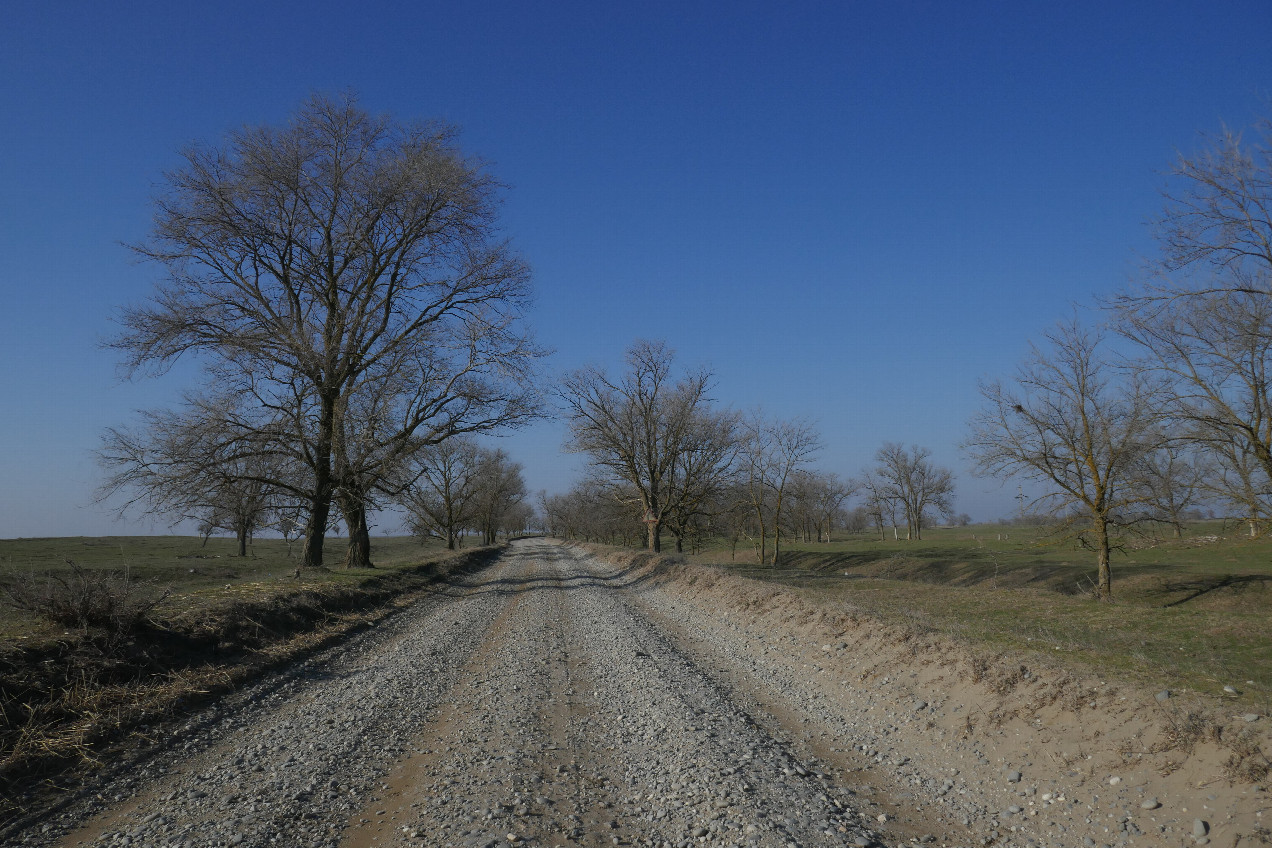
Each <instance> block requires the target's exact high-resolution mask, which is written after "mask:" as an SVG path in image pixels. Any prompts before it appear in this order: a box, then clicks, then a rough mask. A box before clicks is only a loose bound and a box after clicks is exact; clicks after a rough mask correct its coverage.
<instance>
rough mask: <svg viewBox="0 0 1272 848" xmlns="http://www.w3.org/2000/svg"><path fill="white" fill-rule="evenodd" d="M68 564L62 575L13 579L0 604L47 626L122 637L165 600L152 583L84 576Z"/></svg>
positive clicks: (96, 573)
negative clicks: (25, 613)
mask: <svg viewBox="0 0 1272 848" xmlns="http://www.w3.org/2000/svg"><path fill="white" fill-rule="evenodd" d="M67 564H68V565H69V566H70V570H69V571H67V572H59V571H46V572H44V573H36V572H29V571H28V572H22V573H20V574H18V575H17V576H16V577H14V578H13V579H11V580H10V581H8V582H7V583H6V584H5V585H4V587H3V590H2V591H3V599H4V602H5V603H6V604H8V605H9V606H11V607H14V608H16V609H20V610H24V611H26V612H29V613H32V614H34V615H36V616H38V617H39V618H42V619H44V620H45V621H48V622H50V623H52V624H60V625H62V626H64V627H77V628H79V629H80V630H82V631H85V632H87V631H88V630H89V629H90V628H101V629H102V630H105V631H106V633H107V634H108V635H111V636H126V635H127V634H129V633H131V632H132V631H133V630H135V629H136V628H137V626H138V625H140V624H141V622H142V621H144V620H145V618H146V617H147V616H148V615H149V614H150V613H151V612H152V611H153V610H154V608H155V607H157V606H158V605H159V604H160V603H162V602H163V600H164V598H166V597H167V596H168V593H167V592H166V591H162V592H161V591H160V590H159V588H158V587H157V586H156V585H155V584H154V583H153V582H150V581H142V580H135V579H133V578H132V577H131V576H130V575H129V574H128V573H127V572H124V573H123V574H119V573H117V572H113V571H104V570H89V569H85V568H81V567H80V566H79V565H76V564H75V563H74V562H71V561H70V560H67Z"/></svg>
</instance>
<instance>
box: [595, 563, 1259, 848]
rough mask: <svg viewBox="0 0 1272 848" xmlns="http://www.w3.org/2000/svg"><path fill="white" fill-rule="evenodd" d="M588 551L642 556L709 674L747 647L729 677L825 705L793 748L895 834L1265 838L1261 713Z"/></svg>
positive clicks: (1251, 841)
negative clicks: (821, 725)
mask: <svg viewBox="0 0 1272 848" xmlns="http://www.w3.org/2000/svg"><path fill="white" fill-rule="evenodd" d="M596 550H598V552H600V549H596ZM604 552H605V553H607V555H608V556H609V558H610V560H611V561H612V562H616V563H619V564H621V565H622V566H623V567H625V568H630V567H631V566H632V565H634V564H635V565H639V567H640V568H642V569H643V570H644V571H645V573H646V579H645V580H644V581H643V583H642V586H643V587H644V588H643V589H642V591H643V592H644V593H645V594H646V596H647V597H648V598H649V599H650V603H651V604H652V605H653V606H656V607H658V608H659V609H660V610H662V613H661V614H662V615H663V616H664V617H669V618H674V619H678V620H679V621H680V622H692V623H693V624H692V626H691V627H688V626H685V625H683V624H681V625H677V626H678V627H679V629H680V634H679V638H680V639H681V641H682V642H683V643H685V645H686V648H687V649H689V650H694V651H696V652H697V654H698V655H700V656H704V657H710V658H712V659H713V660H714V661H715V663H716V665H715V667H717V668H719V669H720V673H721V674H722V675H723V673H724V671H725V669H724V666H725V665H727V663H725V662H723V660H724V659H725V658H724V656H723V654H724V653H727V651H725V650H724V649H722V648H720V647H719V646H727V645H730V644H735V643H737V642H738V641H739V640H742V641H744V642H745V643H746V644H747V645H748V648H747V649H746V652H745V653H746V654H747V656H745V657H742V658H741V659H740V660H738V659H737V658H735V661H737V662H743V663H744V664H749V665H750V666H751V669H750V671H749V672H748V673H746V674H733V675H732V679H733V680H734V681H735V685H737V681H747V680H750V681H752V683H749V684H745V685H751V686H754V687H756V688H757V692H756V694H757V697H758V698H759V700H760V701H761V702H763V701H764V700H765V699H767V700H768V701H769V702H770V703H773V702H776V701H783V700H784V701H785V702H786V703H787V704H788V705H789V707H790V708H791V709H793V710H794V711H795V713H796V714H797V715H804V716H813V715H815V714H817V713H819V712H820V713H824V714H825V715H827V716H830V717H831V718H833V719H834V722H833V725H825V726H827V727H830V726H833V727H838V728H840V729H839V730H838V731H837V732H834V733H832V734H831V737H833V738H823V739H816V738H814V737H817V736H819V735H821V734H819V733H815V732H808V731H807V728H808V727H815V726H816V724H803V725H802V726H803V727H804V728H805V732H804V733H803V734H802V735H803V736H805V737H806V739H805V741H806V742H807V744H808V748H809V750H810V752H812V753H814V754H815V753H816V752H817V751H820V752H821V756H823V757H828V758H831V759H833V760H836V762H835V763H833V765H835V767H837V768H840V769H842V770H844V771H845V772H846V773H849V772H852V770H854V769H856V770H857V773H858V775H859V776H860V778H861V779H862V782H863V783H865V784H867V785H868V786H870V787H871V788H872V790H873V791H877V792H879V793H880V794H881V796H885V797H883V798H881V801H883V802H884V803H883V806H885V807H887V808H888V809H890V810H893V811H895V812H894V813H893V814H894V815H898V816H900V817H901V818H905V817H906V815H907V814H908V816H909V818H910V819H911V822H910V823H909V825H908V826H907V830H908V831H909V832H908V833H906V834H905V836H906V837H907V839H908V838H921V835H919V834H918V833H917V832H916V831H917V830H919V829H922V828H924V827H930V828H940V827H941V826H942V823H943V824H944V826H946V827H947V832H946V833H945V834H942V835H943V836H947V837H949V838H950V839H956V840H957V839H959V837H960V836H961V833H960V831H961V832H962V833H966V832H967V831H969V830H970V831H971V832H972V833H974V834H975V835H976V838H977V841H978V842H980V841H983V842H985V843H986V844H990V843H993V844H1020V845H1029V844H1042V845H1117V844H1163V845H1192V844H1202V845H1205V844H1210V845H1219V846H1237V845H1240V846H1251V845H1260V844H1272V831H1270V830H1269V828H1272V797H1270V796H1269V794H1268V792H1267V791H1266V785H1267V782H1268V781H1269V779H1270V775H1269V766H1270V765H1272V764H1270V762H1269V753H1268V752H1272V744H1270V741H1269V733H1268V718H1267V717H1266V716H1257V717H1256V716H1255V715H1254V714H1250V713H1245V712H1235V711H1234V710H1233V707H1234V706H1235V705H1227V704H1225V703H1224V702H1222V701H1218V700H1216V699H1205V698H1202V697H1200V696H1195V695H1189V696H1180V695H1179V694H1177V693H1166V692H1164V691H1163V690H1160V689H1153V688H1151V687H1144V686H1143V685H1142V684H1141V685H1136V684H1130V683H1126V682H1123V681H1119V680H1115V679H1111V678H1098V677H1092V676H1090V675H1089V674H1083V673H1082V672H1080V671H1078V670H1076V669H1066V668H1064V667H1063V666H1062V665H1060V664H1047V663H1040V662H1038V661H1037V659H1036V658H1032V657H1027V656H1025V655H1023V654H1022V655H1014V654H1012V653H1003V652H989V651H986V650H981V649H978V648H976V647H975V646H971V645H968V644H965V643H961V642H959V641H957V640H954V639H951V638H946V637H942V636H940V635H937V634H933V633H930V632H926V633H925V632H920V631H918V630H917V629H915V628H912V627H910V626H907V625H906V624H904V623H902V624H898V623H895V622H890V621H884V620H881V619H879V618H877V617H875V616H872V615H869V614H867V613H864V612H862V611H860V610H850V609H843V608H832V607H830V606H827V605H819V604H816V603H812V602H810V601H808V600H806V599H804V598H801V597H800V596H799V595H798V594H797V593H796V592H794V591H792V590H789V589H786V588H783V587H780V586H776V585H774V584H773V583H769V582H761V581H756V580H749V579H745V578H741V577H737V576H735V575H731V574H728V573H726V572H725V571H723V570H722V569H718V568H713V567H707V566H700V565H688V564H685V563H683V562H681V561H677V560H674V559H670V558H664V559H653V558H651V557H649V556H648V555H644V554H632V553H630V552H627V553H622V552H617V553H616V552H613V551H612V549H606V550H605V551H604ZM677 605H680V607H681V609H680V612H679V613H677ZM669 614H670V615H669ZM668 624H669V625H670V624H673V622H668ZM694 645H696V646H697V647H696V648H695V647H693V646H694ZM708 665H709V664H708ZM1237 709H1240V708H1237ZM793 721H794V723H795V724H796V725H797V727H796V728H794V729H795V730H796V731H799V729H800V727H799V726H798V725H801V720H800V719H799V718H796V719H794V720H793ZM805 721H809V722H812V721H813V719H805ZM814 743H816V744H814ZM871 766H873V768H870V767H871ZM867 769H868V773H867ZM920 813H921V814H922V815H920ZM884 815H887V813H884ZM903 823H904V822H903ZM899 835H900V834H899ZM954 844H959V843H958V842H955V843H954Z"/></svg>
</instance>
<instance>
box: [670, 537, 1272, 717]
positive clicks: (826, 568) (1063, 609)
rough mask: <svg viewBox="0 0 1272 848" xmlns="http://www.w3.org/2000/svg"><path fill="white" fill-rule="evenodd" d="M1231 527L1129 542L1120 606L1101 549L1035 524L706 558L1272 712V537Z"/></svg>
mask: <svg viewBox="0 0 1272 848" xmlns="http://www.w3.org/2000/svg"><path fill="white" fill-rule="evenodd" d="M1242 530H1243V528H1242V527H1240V526H1236V525H1231V524H1229V525H1226V526H1225V525H1224V524H1222V523H1220V522H1208V523H1201V524H1197V525H1194V526H1192V527H1189V528H1188V530H1187V532H1186V533H1185V535H1184V537H1183V538H1181V539H1173V538H1162V539H1149V538H1140V539H1133V540H1129V543H1128V546H1127V550H1126V552H1125V553H1123V554H1115V555H1114V558H1113V563H1112V570H1113V596H1114V597H1113V601H1112V602H1111V603H1099V602H1097V601H1095V600H1093V599H1092V598H1091V597H1090V596H1089V594H1088V593H1087V590H1088V589H1089V588H1090V587H1091V585H1092V582H1093V580H1094V576H1095V560H1094V554H1092V553H1091V552H1090V551H1086V550H1083V549H1081V548H1079V547H1076V546H1075V545H1074V544H1072V543H1067V544H1052V543H1050V540H1049V539H1048V538H1047V536H1046V535H1045V533H1044V532H1042V531H1040V530H1038V529H1032V528H1015V527H1013V528H1004V527H996V526H978V527H967V528H935V529H931V530H926V531H924V534H923V535H924V538H923V539H922V540H921V541H905V540H904V539H903V540H900V541H894V540H892V539H887V540H880V539H879V538H878V537H877V536H858V537H851V538H848V539H846V540H840V541H834V542H831V543H787V542H784V543H783V555H782V561H781V564H780V565H779V566H777V567H774V566H758V565H756V563H755V555H754V552H753V551H752V550H751V549H749V548H743V547H742V546H739V547H738V549H737V555H736V559H732V560H731V557H730V550H729V549H728V548H727V547H723V546H718V545H717V546H715V547H714V548H708V549H707V550H705V551H704V552H703V553H702V554H700V555H699V556H697V557H694V559H697V560H701V561H707V562H715V563H719V564H722V565H725V566H726V567H729V568H730V569H732V570H735V571H736V572H738V573H740V574H744V575H746V576H749V577H755V578H759V579H762V580H771V581H775V582H779V583H782V584H784V585H787V586H790V587H793V588H795V589H796V590H798V591H799V592H800V593H803V594H805V595H807V596H810V597H811V598H813V599H815V600H817V601H818V602H821V603H830V604H835V605H844V606H852V607H857V608H860V609H862V610H865V611H868V612H871V613H874V614H876V615H879V616H882V617H885V618H890V619H903V620H905V621H907V622H909V623H911V624H912V625H915V626H918V627H920V628H925V629H930V630H935V631H938V632H942V633H945V634H948V635H951V636H955V637H958V638H960V639H964V640H968V641H971V642H974V643H979V644H983V645H989V646H991V647H995V648H1011V649H1016V650H1024V651H1026V652H1030V653H1034V654H1037V655H1041V656H1045V657H1046V658H1048V659H1049V660H1051V661H1053V662H1059V663H1061V664H1065V665H1076V666H1079V667H1082V668H1085V669H1087V670H1091V671H1094V672H1097V673H1110V674H1117V675H1119V676H1122V677H1130V678H1132V679H1134V680H1136V681H1138V682H1142V683H1145V684H1148V685H1154V686H1168V687H1171V688H1176V689H1190V690H1193V691H1197V692H1201V693H1207V694H1212V695H1216V696H1222V695H1223V686H1225V685H1231V686H1233V687H1235V688H1236V689H1238V690H1239V691H1241V692H1242V695H1241V696H1240V698H1239V700H1241V701H1243V702H1246V703H1249V704H1251V705H1252V706H1255V707H1257V708H1258V709H1259V711H1260V712H1263V713H1264V714H1268V713H1269V712H1272V539H1270V538H1261V539H1250V538H1249V537H1248V535H1244V534H1243V533H1242Z"/></svg>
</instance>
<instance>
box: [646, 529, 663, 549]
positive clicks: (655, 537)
mask: <svg viewBox="0 0 1272 848" xmlns="http://www.w3.org/2000/svg"><path fill="white" fill-rule="evenodd" d="M647 526H648V527H649V533H648V536H647V537H646V539H645V543H646V545H647V546H648V548H649V550H651V551H653V552H654V553H661V552H662V522H661V521H650V522H649V523H648V525H647Z"/></svg>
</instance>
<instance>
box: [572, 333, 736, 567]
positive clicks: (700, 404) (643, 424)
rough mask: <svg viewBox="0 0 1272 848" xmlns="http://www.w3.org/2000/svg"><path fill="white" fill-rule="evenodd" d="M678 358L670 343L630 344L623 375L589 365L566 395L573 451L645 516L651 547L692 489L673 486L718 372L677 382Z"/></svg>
mask: <svg viewBox="0 0 1272 848" xmlns="http://www.w3.org/2000/svg"><path fill="white" fill-rule="evenodd" d="M673 363H674V354H673V352H672V351H671V349H670V348H668V347H667V346H666V344H664V343H663V342H658V341H637V342H635V343H634V344H632V346H631V347H630V348H628V351H627V370H626V372H625V373H624V374H623V376H621V377H619V378H618V379H613V378H611V377H610V376H609V375H607V374H606V373H605V371H603V370H602V369H600V368H596V367H587V368H582V369H580V370H577V371H574V372H573V373H571V374H568V375H567V376H566V377H565V379H564V381H563V382H562V384H561V388H560V392H559V394H560V397H561V400H562V402H563V403H564V406H565V412H566V415H567V417H568V418H569V422H570V430H571V440H570V442H569V447H570V449H571V450H574V451H577V452H579V453H584V454H587V456H588V458H589V459H590V460H591V463H592V466H593V468H594V469H595V470H596V471H597V472H598V473H600V474H601V475H603V476H604V477H606V478H608V480H609V481H611V482H613V483H614V484H616V485H615V486H614V488H613V491H614V492H615V493H616V494H617V496H619V497H621V498H624V499H626V500H629V501H630V503H631V505H632V506H633V507H634V508H635V509H636V510H638V511H639V512H641V513H642V514H643V516H644V520H645V522H646V524H647V526H648V531H647V543H648V547H649V549H650V550H652V551H660V550H662V541H661V540H662V526H663V523H664V522H665V521H666V520H667V518H668V515H669V514H671V513H672V511H673V510H674V509H676V508H677V506H678V505H679V502H680V501H682V500H683V499H684V498H685V497H686V496H687V494H688V492H687V490H686V489H685V488H684V487H683V486H681V487H673V485H672V483H673V481H674V480H675V475H676V469H677V468H681V469H683V461H684V456H685V453H686V450H687V449H688V448H689V447H690V445H691V444H693V439H694V436H695V435H696V434H697V433H698V432H699V426H698V425H699V424H700V422H701V419H702V416H703V415H704V414H706V412H707V410H708V408H709V403H710V399H709V398H708V397H707V392H708V388H709V384H710V378H711V375H710V374H709V373H708V372H707V371H705V370H699V371H693V372H690V373H687V374H684V375H683V376H681V377H680V378H679V379H675V378H674V377H673V374H672V371H673ZM683 479H684V478H683V476H682V477H681V480H682V482H683Z"/></svg>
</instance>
